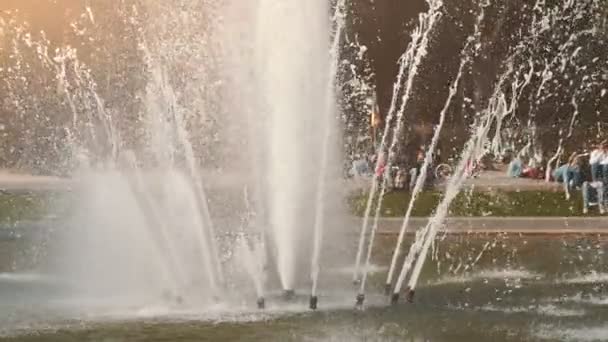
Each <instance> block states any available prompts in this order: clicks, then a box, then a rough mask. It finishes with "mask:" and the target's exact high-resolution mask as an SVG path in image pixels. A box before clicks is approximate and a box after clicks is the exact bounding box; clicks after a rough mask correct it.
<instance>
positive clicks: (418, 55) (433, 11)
mask: <svg viewBox="0 0 608 342" xmlns="http://www.w3.org/2000/svg"><path fill="white" fill-rule="evenodd" d="M442 5H443V3H442V2H441V1H433V0H429V12H428V13H425V14H422V15H421V16H420V28H423V27H424V31H422V33H421V34H420V32H421V31H419V30H416V31H415V32H414V34H413V36H412V41H420V44H419V45H418V46H416V47H415V49H414V50H413V51H414V52H413V53H414V57H413V61H412V64H411V66H410V70H409V73H408V79H407V82H406V88H405V90H404V93H403V96H402V98H401V106H400V108H399V111H398V112H397V119H396V127H395V129H394V130H393V137H392V143H391V145H390V148H389V150H388V155H387V156H386V168H385V175H384V177H383V180H382V185H381V188H380V194H379V195H378V203H377V204H376V211H375V215H374V222H373V226H372V230H371V234H370V237H369V242H368V247H367V255H366V258H365V267H364V269H363V271H362V274H363V277H362V278H361V284H360V287H359V294H360V295H362V294H364V293H365V286H366V282H367V276H368V270H369V265H370V262H371V256H372V251H373V248H374V240H375V237H376V232H377V230H378V222H379V218H380V210H381V209H382V201H383V199H384V195H385V193H386V189H387V186H388V172H390V168H391V164H392V160H393V157H394V151H395V149H396V146H397V142H398V141H399V137H400V135H401V131H402V129H403V124H404V122H403V121H404V118H403V115H404V112H405V109H406V107H407V103H408V101H409V98H410V95H411V93H412V89H413V83H414V78H415V76H416V75H417V73H418V67H419V66H420V64H421V62H422V59H423V58H424V57H425V56H426V54H427V49H428V44H429V35H430V32H431V31H432V30H433V28H434V27H435V23H436V22H437V21H438V19H439V17H441V12H439V8H440V7H441V6H442ZM416 35H420V37H419V38H416V37H415V36H416ZM412 46H414V45H412ZM387 127H388V123H387Z"/></svg>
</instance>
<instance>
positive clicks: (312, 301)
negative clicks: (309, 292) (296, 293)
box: [309, 296, 319, 310]
mask: <svg viewBox="0 0 608 342" xmlns="http://www.w3.org/2000/svg"><path fill="white" fill-rule="evenodd" d="M318 303H319V298H318V297H317V296H310V303H309V304H310V305H309V307H310V309H311V310H317V304H318Z"/></svg>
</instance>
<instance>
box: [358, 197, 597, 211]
mask: <svg viewBox="0 0 608 342" xmlns="http://www.w3.org/2000/svg"><path fill="white" fill-rule="evenodd" d="M442 196H443V195H442V193H441V192H438V191H427V192H422V193H420V195H419V196H418V198H417V200H416V203H415V205H414V209H413V212H412V215H413V216H415V217H427V216H430V215H432V214H433V212H434V210H435V208H436V207H437V205H438V204H439V202H440V201H441V198H442ZM367 197H368V193H366V192H365V193H364V192H358V193H356V194H353V195H352V196H351V197H350V198H349V204H350V208H351V210H352V212H353V213H355V214H356V215H358V216H363V213H364V212H365V206H366V203H367ZM409 200H410V194H409V193H408V192H403V191H397V192H391V193H388V194H386V196H385V198H384V201H383V203H382V208H381V211H380V212H381V213H382V215H383V216H403V215H405V212H406V210H407V206H408V205H409ZM375 208H376V203H374V204H373V206H372V210H375ZM372 213H373V211H372ZM450 215H451V216H462V217H480V216H494V217H504V216H514V217H518V216H519V217H521V216H543V217H558V216H588V215H583V203H582V196H581V193H580V191H579V192H576V193H573V194H572V197H571V198H570V200H566V199H565V196H564V193H563V192H553V191H519V192H506V191H496V192H471V191H468V192H463V193H460V194H459V195H458V196H457V197H456V199H455V200H454V202H453V203H452V205H451V206H450ZM589 215H598V213H597V210H593V209H592V210H590V214H589Z"/></svg>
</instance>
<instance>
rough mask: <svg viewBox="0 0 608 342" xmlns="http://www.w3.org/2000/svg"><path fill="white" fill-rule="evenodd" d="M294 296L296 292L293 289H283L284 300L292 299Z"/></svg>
mask: <svg viewBox="0 0 608 342" xmlns="http://www.w3.org/2000/svg"><path fill="white" fill-rule="evenodd" d="M295 296H296V292H295V291H294V290H291V289H287V290H285V291H283V298H284V299H285V300H292V299H294V298H295Z"/></svg>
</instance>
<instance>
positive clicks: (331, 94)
mask: <svg viewBox="0 0 608 342" xmlns="http://www.w3.org/2000/svg"><path fill="white" fill-rule="evenodd" d="M344 6H345V0H339V1H338V2H337V3H336V8H335V12H334V17H333V20H332V21H333V22H334V24H335V32H334V35H333V41H332V45H331V50H330V65H329V78H328V80H327V90H326V94H325V116H326V117H327V120H328V121H330V122H326V123H325V132H324V135H323V143H322V145H321V166H320V168H319V179H318V182H317V198H316V208H315V223H314V245H313V252H312V259H311V271H310V277H311V279H312V289H311V295H310V296H311V297H310V309H312V310H316V309H317V304H318V297H317V287H318V282H319V268H320V265H319V263H320V262H319V260H320V257H321V246H322V243H323V230H324V228H325V227H324V210H325V200H324V198H325V191H326V189H325V188H326V186H325V179H326V177H327V175H326V173H327V164H328V162H329V160H328V159H329V149H330V148H331V146H330V140H331V134H332V129H331V127H332V125H331V124H330V123H331V120H334V119H333V113H334V110H333V109H334V106H335V92H336V87H335V81H336V77H337V71H338V60H339V55H340V39H341V37H342V30H343V28H344Z"/></svg>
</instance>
